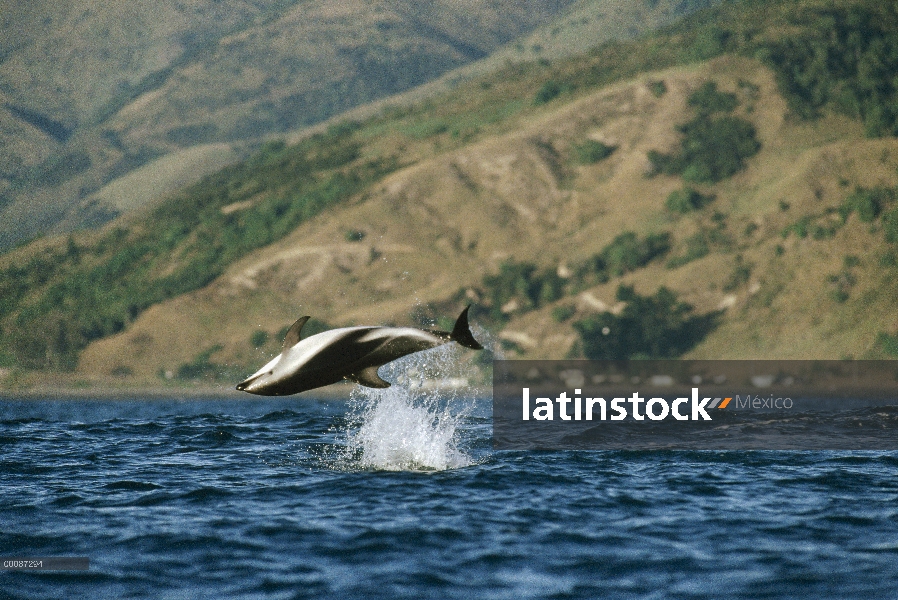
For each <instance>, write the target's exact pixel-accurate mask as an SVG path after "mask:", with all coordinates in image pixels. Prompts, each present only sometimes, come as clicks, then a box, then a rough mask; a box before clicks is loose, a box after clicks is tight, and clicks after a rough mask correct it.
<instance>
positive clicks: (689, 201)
mask: <svg viewBox="0 0 898 600" xmlns="http://www.w3.org/2000/svg"><path fill="white" fill-rule="evenodd" d="M713 200H714V196H703V195H702V194H700V193H698V192H697V191H696V190H695V189H693V188H691V187H685V188H682V189H679V190H674V191H672V192H671V193H670V195H669V196H668V197H667V200H666V201H665V202H664V207H665V208H667V210H669V211H671V212H676V213H681V214H685V213H688V212H692V211H694V210H699V209H701V208H703V207H705V206H706V205H707V204H709V203H710V202H712V201H713Z"/></svg>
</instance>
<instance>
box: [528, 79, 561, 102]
mask: <svg viewBox="0 0 898 600" xmlns="http://www.w3.org/2000/svg"><path fill="white" fill-rule="evenodd" d="M564 91H566V86H564V85H562V84H560V83H558V82H557V81H551V80H550V81H547V82H545V83H544V84H543V85H542V87H541V88H539V90H537V92H536V95H535V96H533V104H535V105H537V106H539V105H540V104H546V103H548V102H551V101H552V100H554V99H555V98H557V97H558V96H559V95H561V94H562V93H563V92H564Z"/></svg>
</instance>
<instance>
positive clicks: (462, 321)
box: [449, 306, 483, 350]
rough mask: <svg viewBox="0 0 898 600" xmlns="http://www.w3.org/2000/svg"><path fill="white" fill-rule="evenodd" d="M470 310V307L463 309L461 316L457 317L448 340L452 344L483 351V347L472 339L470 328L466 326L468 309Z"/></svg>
mask: <svg viewBox="0 0 898 600" xmlns="http://www.w3.org/2000/svg"><path fill="white" fill-rule="evenodd" d="M470 308H471V307H470V306H467V307H465V309H464V310H463V311H461V314H460V315H458V319H457V320H456V321H455V327H453V328H452V333H450V334H449V339H450V340H452V341H453V342H458V343H459V344H461V345H462V346H464V347H465V348H471V349H472V350H483V346H481V345H480V344H479V343H478V342H477V340H475V339H474V334H472V333H471V328H470V326H469V325H468V309H470Z"/></svg>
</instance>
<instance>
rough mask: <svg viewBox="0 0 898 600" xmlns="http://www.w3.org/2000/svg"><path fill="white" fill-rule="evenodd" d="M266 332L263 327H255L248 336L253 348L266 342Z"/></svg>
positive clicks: (259, 346)
mask: <svg viewBox="0 0 898 600" xmlns="http://www.w3.org/2000/svg"><path fill="white" fill-rule="evenodd" d="M268 337H269V335H268V332H267V331H265V330H264V329H256V330H255V331H253V333H252V335H250V336H249V343H250V345H251V346H252V347H253V348H261V347H262V346H264V345H265V344H267V343H268Z"/></svg>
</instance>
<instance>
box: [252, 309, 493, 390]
mask: <svg viewBox="0 0 898 600" xmlns="http://www.w3.org/2000/svg"><path fill="white" fill-rule="evenodd" d="M469 308H471V307H470V306H468V307H467V308H465V309H464V310H463V311H461V314H460V315H459V317H458V320H456V321H455V327H453V329H452V331H451V332H447V331H436V330H430V329H415V328H414V327H364V326H363V327H342V328H340V329H331V330H330V331H323V332H321V333H318V334H315V335H313V336H311V337H308V338H306V339H303V338H302V335H301V332H302V326H303V325H305V324H306V321H308V320H309V317H301V318H300V319H299V320H297V321H296V323H294V324H293V326H292V327H290V330H289V331H288V332H287V335H286V337H285V338H284V347H283V350H282V351H281V353H280V354H279V355H278V356H276V357H275V358H274V359H272V360H271V362H269V363H268V364H267V365H265V366H264V367H262V368H261V369H259V370H258V371H257V372H256V373H254V374H253V375H251V376H250V377H249V378H247V379H246V381H243V382H241V383H239V384H238V385H237V389H238V390H240V391H242V392H249V393H250V394H258V395H260V396H289V395H290V394H298V393H300V392H305V391H307V390H312V389H315V388H319V387H322V386H325V385H330V384H332V383H337V382H338V381H342V380H344V379H348V380H349V381H354V382H355V383H358V384H361V385H365V386H368V387H373V388H385V387H390V384H389V383H388V382H386V381H384V380H383V379H381V378H380V376H379V375H378V374H377V369H378V367H380V366H382V365H385V364H387V363H388V362H390V361H393V360H396V359H397V358H400V357H402V356H405V355H406V354H411V353H413V352H420V351H421V350H427V349H429V348H434V347H436V346H441V345H443V344H447V343H449V342H458V343H459V344H461V345H462V346H464V347H466V348H471V349H473V350H482V349H483V346H481V345H480V344H479V343H477V340H475V339H474V336H473V335H472V334H471V329H470V327H469V326H468V309H469Z"/></svg>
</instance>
